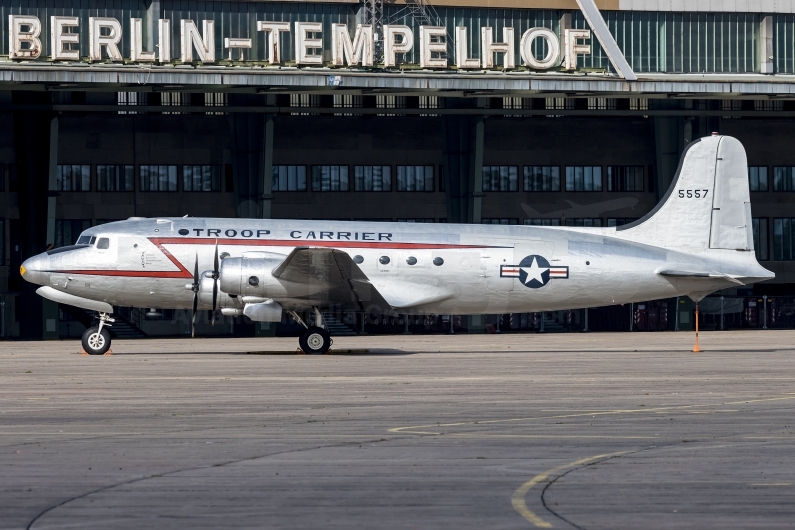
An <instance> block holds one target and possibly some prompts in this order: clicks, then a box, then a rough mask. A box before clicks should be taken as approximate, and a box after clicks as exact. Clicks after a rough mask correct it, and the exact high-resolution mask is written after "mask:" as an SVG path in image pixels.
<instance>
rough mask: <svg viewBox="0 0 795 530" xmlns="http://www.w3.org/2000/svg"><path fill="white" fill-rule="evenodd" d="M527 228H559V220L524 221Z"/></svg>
mask: <svg viewBox="0 0 795 530" xmlns="http://www.w3.org/2000/svg"><path fill="white" fill-rule="evenodd" d="M523 224H526V225H528V226H560V219H525V220H524V223H523Z"/></svg>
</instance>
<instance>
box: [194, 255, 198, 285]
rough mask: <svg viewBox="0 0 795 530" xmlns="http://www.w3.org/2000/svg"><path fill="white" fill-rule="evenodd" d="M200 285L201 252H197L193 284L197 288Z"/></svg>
mask: <svg viewBox="0 0 795 530" xmlns="http://www.w3.org/2000/svg"><path fill="white" fill-rule="evenodd" d="M198 285H199V253H198V252H197V253H196V263H195V264H194V266H193V286H194V288H196V287H197V286H198Z"/></svg>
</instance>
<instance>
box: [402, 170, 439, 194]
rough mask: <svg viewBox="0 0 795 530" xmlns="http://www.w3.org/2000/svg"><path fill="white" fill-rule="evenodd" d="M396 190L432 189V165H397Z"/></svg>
mask: <svg viewBox="0 0 795 530" xmlns="http://www.w3.org/2000/svg"><path fill="white" fill-rule="evenodd" d="M397 190H398V191H433V166H397Z"/></svg>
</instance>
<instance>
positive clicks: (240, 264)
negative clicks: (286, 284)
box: [211, 256, 284, 298]
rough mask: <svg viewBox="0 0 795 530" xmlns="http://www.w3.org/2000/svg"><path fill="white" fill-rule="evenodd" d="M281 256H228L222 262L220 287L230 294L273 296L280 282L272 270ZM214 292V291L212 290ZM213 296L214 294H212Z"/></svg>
mask: <svg viewBox="0 0 795 530" xmlns="http://www.w3.org/2000/svg"><path fill="white" fill-rule="evenodd" d="M282 259H284V258H283V256H282V257H281V259H279V258H247V257H245V256H244V257H241V258H226V259H225V260H223V261H222V262H221V271H220V273H221V276H220V278H219V287H220V289H221V291H223V292H224V293H226V294H228V295H230V294H231V295H236V296H257V297H267V298H271V297H273V295H274V294H277V293H276V291H281V289H279V287H280V284H279V282H278V281H277V280H276V278H274V277H273V274H272V272H271V271H273V269H275V268H276V267H277V266H278V265H279V264H280V263H281V262H282ZM211 293H212V291H211ZM211 296H212V294H211Z"/></svg>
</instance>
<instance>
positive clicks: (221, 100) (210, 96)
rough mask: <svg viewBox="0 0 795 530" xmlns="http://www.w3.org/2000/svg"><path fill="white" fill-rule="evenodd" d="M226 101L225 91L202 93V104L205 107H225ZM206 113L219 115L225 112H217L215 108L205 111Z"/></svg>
mask: <svg viewBox="0 0 795 530" xmlns="http://www.w3.org/2000/svg"><path fill="white" fill-rule="evenodd" d="M227 105H228V103H227V94H226V92H206V93H205V94H204V106H205V107H226V106H227ZM205 114H207V115H221V114H226V113H225V112H219V111H217V110H214V111H210V112H205Z"/></svg>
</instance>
